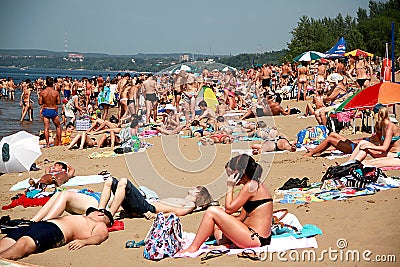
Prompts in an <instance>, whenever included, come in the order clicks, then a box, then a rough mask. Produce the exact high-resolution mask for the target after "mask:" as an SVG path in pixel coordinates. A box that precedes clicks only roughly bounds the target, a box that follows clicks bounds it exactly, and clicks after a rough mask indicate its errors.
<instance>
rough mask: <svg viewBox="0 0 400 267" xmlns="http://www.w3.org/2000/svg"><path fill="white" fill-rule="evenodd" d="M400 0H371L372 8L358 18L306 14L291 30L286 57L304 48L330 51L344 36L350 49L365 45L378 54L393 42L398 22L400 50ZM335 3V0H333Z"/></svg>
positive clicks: (398, 49) (360, 11)
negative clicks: (393, 26) (316, 17)
mask: <svg viewBox="0 0 400 267" xmlns="http://www.w3.org/2000/svg"><path fill="white" fill-rule="evenodd" d="M399 2H400V1H398V0H389V1H387V2H376V1H370V2H369V5H368V8H369V12H367V10H365V9H363V8H359V9H358V11H357V18H352V17H351V16H349V15H348V16H346V17H343V16H342V15H341V14H339V15H337V16H336V18H334V19H331V18H326V17H325V18H323V19H313V18H309V17H307V16H302V17H301V18H300V21H299V22H298V23H297V27H296V28H294V29H293V30H292V32H291V34H292V39H291V41H290V43H289V44H288V49H289V52H288V53H287V55H286V56H285V60H290V61H291V60H292V59H293V58H294V57H296V56H298V55H299V54H301V53H302V52H305V51H309V50H315V51H319V52H326V51H328V50H329V49H330V48H331V47H332V46H333V45H334V44H335V43H336V42H337V41H338V40H339V38H340V37H342V36H343V37H344V38H345V40H346V42H347V51H351V50H354V49H357V48H358V49H362V50H365V51H367V52H370V53H373V54H375V55H377V56H384V55H385V49H386V48H385V47H386V43H389V45H390V42H391V27H392V26H391V23H392V22H394V23H395V54H396V55H397V56H398V55H399V53H400V40H399V37H400V34H399V33H400V4H399ZM332 5H335V2H334V1H333V2H332Z"/></svg>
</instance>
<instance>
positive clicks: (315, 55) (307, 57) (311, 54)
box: [294, 51, 326, 62]
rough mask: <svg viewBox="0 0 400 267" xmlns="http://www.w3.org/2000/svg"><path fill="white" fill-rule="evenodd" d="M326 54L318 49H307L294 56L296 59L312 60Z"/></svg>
mask: <svg viewBox="0 0 400 267" xmlns="http://www.w3.org/2000/svg"><path fill="white" fill-rule="evenodd" d="M325 56H326V55H325V54H324V53H320V52H317V51H307V52H304V53H302V54H300V55H298V56H297V57H295V58H294V60H295V61H307V62H308V61H311V60H317V59H320V58H324V57H325Z"/></svg>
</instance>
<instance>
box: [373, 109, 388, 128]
mask: <svg viewBox="0 0 400 267" xmlns="http://www.w3.org/2000/svg"><path fill="white" fill-rule="evenodd" d="M388 119H389V111H388V110H387V108H386V107H381V108H380V109H379V110H378V114H377V115H376V128H377V130H379V131H382V127H383V123H384V121H385V120H388Z"/></svg>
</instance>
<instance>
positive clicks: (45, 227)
mask: <svg viewBox="0 0 400 267" xmlns="http://www.w3.org/2000/svg"><path fill="white" fill-rule="evenodd" d="M23 236H29V237H30V238H32V239H33V241H35V244H36V252H43V251H46V250H48V249H51V248H55V247H60V246H63V245H64V244H65V239H64V234H63V232H62V231H61V229H60V228H59V227H58V226H57V225H56V224H54V223H52V222H47V221H40V222H33V223H31V224H30V225H28V226H22V227H19V228H18V229H15V230H14V231H12V232H11V233H9V234H7V237H9V238H11V239H14V240H15V241H17V240H18V239H20V238H21V237H23Z"/></svg>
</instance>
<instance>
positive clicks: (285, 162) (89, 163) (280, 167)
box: [0, 101, 400, 266]
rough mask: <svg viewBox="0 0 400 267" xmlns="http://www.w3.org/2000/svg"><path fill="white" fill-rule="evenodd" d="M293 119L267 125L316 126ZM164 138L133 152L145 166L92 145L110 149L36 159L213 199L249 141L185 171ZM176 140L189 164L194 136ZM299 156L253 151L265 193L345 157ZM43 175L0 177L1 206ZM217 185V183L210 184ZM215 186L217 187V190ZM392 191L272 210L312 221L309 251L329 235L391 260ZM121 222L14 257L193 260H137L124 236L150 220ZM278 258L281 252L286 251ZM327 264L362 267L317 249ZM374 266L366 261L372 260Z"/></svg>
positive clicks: (82, 261) (395, 236) (137, 234)
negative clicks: (76, 242)
mask: <svg viewBox="0 0 400 267" xmlns="http://www.w3.org/2000/svg"><path fill="white" fill-rule="evenodd" d="M283 104H284V105H285V106H286V105H287V104H290V106H291V107H293V106H296V107H299V108H300V109H301V110H303V108H304V105H305V102H300V103H297V102H293V101H285V102H284V103H283ZM397 114H399V113H397ZM297 117H298V115H291V116H280V117H274V122H275V125H276V126H277V127H278V129H279V130H280V131H281V132H283V133H284V134H285V135H287V136H288V137H289V139H290V140H291V141H293V140H295V138H296V134H297V132H298V131H299V130H301V129H303V128H306V127H307V126H310V125H315V124H316V123H315V119H314V118H313V117H309V118H306V119H299V118H297ZM365 135H367V134H366V133H361V134H357V135H349V138H356V137H359V136H365ZM165 141H166V140H162V139H161V137H153V138H149V139H146V142H149V143H151V144H153V145H154V146H152V147H150V148H148V149H147V151H146V152H143V153H142V155H141V156H144V157H146V158H147V159H148V161H149V162H151V164H152V166H153V170H148V169H147V170H143V169H135V168H138V167H137V166H138V165H137V162H134V163H132V162H133V161H134V160H135V159H138V158H137V157H136V155H134V156H133V157H129V156H126V157H123V156H121V157H113V158H96V159H89V158H88V155H89V154H91V153H93V152H94V151H99V150H100V151H107V150H110V149H109V148H108V149H107V148H103V149H97V148H94V149H84V150H72V151H66V149H65V148H64V147H52V148H50V149H42V152H43V154H42V155H41V156H40V158H39V159H38V160H37V162H38V163H40V162H43V160H44V159H49V160H53V161H56V160H61V161H67V162H68V163H70V164H71V165H73V166H75V168H76V175H91V174H97V173H99V172H101V171H102V170H107V171H109V172H110V173H111V174H112V175H113V176H115V177H117V178H122V177H127V178H129V179H130V180H131V181H133V182H135V183H136V184H139V185H140V184H143V183H144V181H147V182H149V179H153V178H152V177H154V173H158V174H159V175H160V176H162V177H164V179H165V180H166V181H168V182H169V183H171V184H174V185H178V187H182V186H183V187H185V186H192V185H199V184H201V185H206V186H207V185H211V186H212V187H214V188H211V189H210V190H211V191H212V193H213V195H214V197H215V198H219V197H221V195H220V194H219V193H215V192H220V191H221V190H222V192H223V191H224V190H225V188H224V183H221V184H220V185H219V184H218V183H214V182H215V180H216V179H217V178H218V177H219V176H220V175H221V173H222V172H223V168H224V164H225V163H226V162H227V161H228V160H229V158H230V157H231V155H232V154H231V151H232V149H236V147H235V146H237V145H238V144H239V143H240V144H239V145H240V146H241V147H242V146H243V147H246V146H249V144H251V142H237V143H234V145H232V146H231V145H216V146H214V147H213V150H211V152H210V151H206V152H204V153H213V154H214V157H213V159H212V160H210V164H209V165H207V168H205V169H204V170H201V171H197V172H189V171H182V170H180V168H177V167H176V166H174V164H171V163H170V162H169V161H168V159H167V158H168V157H170V156H169V154H168V151H167V150H166V146H165V145H163V142H165ZM178 141H179V149H180V151H181V155H183V156H184V157H185V158H186V160H187V161H191V162H193V161H195V160H196V159H198V158H199V157H200V158H201V157H202V154H201V153H200V150H199V146H198V145H197V143H196V141H195V139H193V138H188V139H178ZM214 149H215V150H214ZM204 153H203V154H204ZM165 154H166V155H165ZM302 154H304V152H301V151H300V152H295V153H289V152H287V153H277V154H274V155H272V157H268V158H264V157H263V155H261V156H255V158H256V159H257V160H259V161H271V162H272V164H267V165H268V166H270V168H269V169H264V173H263V176H265V184H266V186H267V187H268V188H269V189H270V190H271V191H274V190H275V189H276V188H279V187H280V186H282V185H283V183H284V182H285V181H286V180H288V179H289V178H290V177H299V178H303V177H308V178H309V179H310V181H311V182H317V181H320V180H321V177H322V175H323V173H324V171H325V167H324V165H326V166H330V165H334V164H335V162H339V163H341V162H344V161H345V160H346V158H340V159H336V160H329V159H327V158H324V157H318V158H303V157H302ZM203 156H204V155H203ZM48 164H50V163H47V164H46V165H44V166H45V167H46V166H47V165H48ZM141 164H142V163H140V164H139V166H140V165H141ZM139 168H140V167H139ZM43 173H44V170H43V169H42V170H39V171H36V172H26V173H20V174H5V175H2V176H1V179H2V183H1V185H0V186H1V187H0V191H1V197H0V204H1V205H2V206H3V205H7V204H9V203H10V198H11V197H12V196H14V195H15V194H16V193H18V192H15V191H14V192H11V191H9V189H10V187H11V186H12V185H13V184H15V183H16V182H18V181H21V180H24V179H26V178H28V177H35V178H37V177H40V176H41V175H42V174H43ZM146 173H147V174H148V176H147V175H146ZM386 174H387V175H388V176H398V175H399V172H398V171H387V172H386ZM143 176H146V177H143ZM150 183H153V184H154V187H151V186H148V187H149V188H151V189H153V190H154V191H156V192H157V193H158V194H159V196H160V197H164V196H176V195H175V194H176V192H174V190H169V189H168V190H163V189H162V188H159V187H157V186H156V185H155V184H156V183H157V182H152V181H151V180H150ZM146 186H147V185H146ZM221 186H222V188H217V187H221ZM82 187H86V188H89V189H92V190H95V191H100V190H101V188H102V184H92V185H87V186H82ZM82 187H79V188H82ZM175 188H176V187H175ZM218 189H219V190H220V191H218ZM216 194H219V195H216ZM176 197H178V196H176ZM398 197H399V190H398V189H391V190H387V191H384V192H378V193H376V194H374V195H369V196H362V197H355V198H350V199H347V200H342V201H336V200H331V201H326V202H321V203H309V204H302V205H295V204H280V203H275V204H274V210H276V209H280V208H287V209H289V212H291V213H293V214H295V215H296V216H297V217H298V219H299V220H300V222H301V223H302V224H315V225H317V226H318V227H319V228H321V229H322V231H323V235H320V236H317V237H316V238H317V241H318V246H319V248H318V249H315V250H314V251H315V252H316V254H317V255H320V254H321V253H322V252H323V250H329V249H330V248H331V249H338V247H337V244H336V243H337V240H338V239H345V240H346V242H347V248H346V249H348V250H358V251H360V252H363V251H365V250H370V251H371V252H372V254H371V255H378V254H382V255H396V257H397V258H399V257H400V255H399V254H398V248H399V247H400V233H399V231H398V230H397V226H398V221H399V220H400V215H399V214H398V213H397V212H396V211H397V210H398V208H397V205H398V203H397V201H398ZM223 200H224V199H223V198H219V201H220V204H221V205H222V204H223ZM38 210H39V207H29V208H23V207H21V206H18V207H15V208H13V209H11V210H6V211H1V215H10V216H11V218H13V219H16V218H22V217H24V218H27V219H30V218H31V217H32V216H33V215H34V214H35V213H36V212H37V211H38ZM203 213H204V212H196V213H192V214H189V215H187V216H183V217H181V221H182V226H183V230H184V231H187V232H196V231H197V227H198V225H199V223H200V220H201V218H202V215H203ZM124 223H125V230H123V231H117V232H112V233H110V237H109V239H108V240H107V241H105V242H104V243H102V244H101V245H99V246H88V247H84V248H82V249H80V250H78V251H69V250H68V248H67V247H61V248H57V249H52V250H50V251H47V252H45V253H40V254H34V255H31V256H29V257H28V258H25V259H22V260H20V262H21V263H29V264H34V265H39V266H113V265H114V266H132V265H133V264H135V265H145V266H147V265H155V264H158V265H160V266H164V265H172V264H183V265H198V264H200V257H198V258H195V259H164V260H162V261H161V262H152V261H149V260H146V259H144V258H143V256H142V254H143V248H135V249H126V248H125V242H126V241H128V240H136V241H139V240H142V239H143V238H144V237H145V235H146V234H147V231H148V229H149V228H150V225H151V223H152V221H149V220H146V219H145V218H135V219H124ZM2 236H3V235H2ZM299 251H301V250H299ZM286 258H288V254H287V255H286ZM371 258H372V256H371ZM269 261H270V259H267V262H269ZM272 261H273V262H274V263H273V264H274V265H275V266H284V265H285V266H287V264H290V266H292V265H296V266H306V265H307V266H310V265H314V264H317V263H315V262H300V263H294V262H293V261H290V260H289V261H290V263H287V262H282V261H280V260H279V259H277V258H274V259H273V260H272ZM333 262H335V264H339V265H343V266H364V265H366V264H367V262H365V261H363V260H362V259H361V261H360V262H352V261H351V262H346V261H341V260H340V258H339V259H338V260H336V261H333V260H330V259H329V257H328V255H325V259H324V261H323V263H322V264H323V265H324V266H331V265H332V263H333ZM254 263H255V262H254V261H251V260H249V259H239V258H238V257H237V256H234V255H232V256H227V255H224V256H222V257H219V258H216V259H211V260H208V261H207V262H206V263H205V264H206V265H214V264H227V265H229V266H230V265H238V266H239V265H243V266H250V265H253V264H254ZM258 264H263V265H265V264H268V263H266V262H258ZM318 264H321V263H318ZM375 264H376V263H375ZM375 264H374V265H373V266H376V265H375ZM391 264H392V265H391V266H396V263H391ZM387 265H388V263H385V264H383V263H382V266H387Z"/></svg>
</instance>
